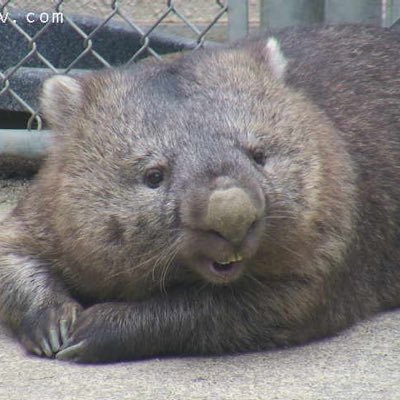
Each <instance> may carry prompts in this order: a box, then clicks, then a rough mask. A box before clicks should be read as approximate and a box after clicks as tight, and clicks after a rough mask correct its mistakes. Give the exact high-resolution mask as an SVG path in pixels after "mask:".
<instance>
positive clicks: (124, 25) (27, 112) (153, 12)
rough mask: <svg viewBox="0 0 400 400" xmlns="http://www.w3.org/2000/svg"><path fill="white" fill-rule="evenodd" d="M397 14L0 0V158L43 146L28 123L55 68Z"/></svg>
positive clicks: (323, 7) (313, 1) (367, 9)
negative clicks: (255, 32) (256, 31)
mask: <svg viewBox="0 0 400 400" xmlns="http://www.w3.org/2000/svg"><path fill="white" fill-rule="evenodd" d="M399 13H400V0H285V1H280V0H191V1H185V0H153V1H151V2H150V1H147V0H121V1H117V0H36V1H30V0H0V156H1V154H3V153H5V149H7V150H8V151H11V152H15V153H18V154H23V153H24V152H25V154H28V155H30V156H31V155H33V154H35V151H36V152H39V153H41V152H42V150H43V149H44V142H43V140H42V139H43V138H44V135H42V134H41V135H38V134H35V133H29V132H28V131H26V130H25V131H24V132H23V129H24V128H28V129H29V130H30V129H33V130H36V129H41V128H42V127H43V121H42V119H41V118H40V115H39V109H38V92H39V87H40V84H41V82H42V81H43V80H44V79H45V78H46V77H48V76H49V75H51V74H54V73H69V74H80V73H83V72H82V71H85V70H93V69H98V68H103V67H110V66H116V65H121V64H125V63H128V64H129V63H133V62H136V61H137V60H140V59H141V58H143V57H147V56H152V57H155V58H157V59H162V58H163V57H164V56H165V54H167V53H175V52H181V51H189V50H190V51H195V50H197V49H199V48H201V47H204V46H216V45H217V43H218V42H221V41H225V40H227V39H238V38H240V37H243V36H245V35H246V34H247V32H248V26H249V21H250V25H252V24H253V25H254V26H256V27H257V28H258V27H259V26H261V28H266V27H274V28H280V27H283V26H287V25H295V24H299V23H315V22H330V23H331V22H334V23H336V22H341V21H346V22H368V23H376V24H381V25H390V23H392V22H393V21H394V20H395V16H396V14H397V16H398V14H399ZM32 135H35V137H33V136H32ZM32 139H33V140H32ZM10 149H11V150H10Z"/></svg>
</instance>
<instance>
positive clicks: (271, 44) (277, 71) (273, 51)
mask: <svg viewBox="0 0 400 400" xmlns="http://www.w3.org/2000/svg"><path fill="white" fill-rule="evenodd" d="M265 57H266V59H267V61H268V64H269V66H270V68H271V71H272V73H273V75H274V76H275V78H278V79H283V78H284V76H285V71H286V65H287V60H286V58H285V56H284V55H283V53H282V50H281V48H280V46H279V42H278V40H277V39H275V38H274V37H270V38H269V39H268V41H267V45H266V46H265Z"/></svg>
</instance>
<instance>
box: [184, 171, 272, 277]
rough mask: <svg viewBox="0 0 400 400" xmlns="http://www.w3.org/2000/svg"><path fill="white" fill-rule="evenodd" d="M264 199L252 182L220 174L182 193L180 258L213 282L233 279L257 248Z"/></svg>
mask: <svg viewBox="0 0 400 400" xmlns="http://www.w3.org/2000/svg"><path fill="white" fill-rule="evenodd" d="M264 213H265V198H264V195H263V192H262V190H261V188H259V187H258V186H257V184H256V183H255V182H246V183H245V184H241V183H238V182H236V181H235V180H234V179H231V178H228V177H219V178H217V179H215V180H213V181H211V182H210V184H209V186H208V187H207V186H206V187H198V188H193V190H192V191H190V192H189V193H186V196H185V199H184V201H183V203H182V208H181V221H182V225H183V228H184V238H185V240H184V245H183V246H182V249H181V252H180V257H181V258H182V259H183V260H184V262H185V263H186V265H188V266H190V267H191V268H193V269H195V270H197V271H198V272H199V273H200V274H201V275H202V276H203V277H204V278H205V279H207V280H208V281H210V282H213V283H227V282H231V281H233V280H235V279H237V278H238V277H239V276H240V275H241V273H242V271H243V270H244V269H245V267H246V265H247V264H248V262H249V260H250V259H251V258H252V257H253V256H254V254H255V253H256V252H257V250H258V247H259V245H260V242H261V236H262V232H263V223H262V219H263V215H264Z"/></svg>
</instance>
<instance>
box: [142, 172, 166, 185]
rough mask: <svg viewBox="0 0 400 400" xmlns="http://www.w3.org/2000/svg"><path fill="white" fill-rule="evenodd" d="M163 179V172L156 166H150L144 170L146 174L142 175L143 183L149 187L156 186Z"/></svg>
mask: <svg viewBox="0 0 400 400" xmlns="http://www.w3.org/2000/svg"><path fill="white" fill-rule="evenodd" d="M163 180H164V174H163V172H162V171H161V170H160V169H158V168H150V169H149V170H147V171H146V174H145V176H144V182H145V184H146V185H147V186H148V187H149V188H151V189H156V188H158V187H159V186H160V185H161V183H162V181H163Z"/></svg>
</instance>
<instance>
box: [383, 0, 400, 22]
mask: <svg viewBox="0 0 400 400" xmlns="http://www.w3.org/2000/svg"><path fill="white" fill-rule="evenodd" d="M399 17H400V0H386V8H385V13H384V16H383V26H385V27H389V26H392V25H393V24H396V27H398V25H399V23H400V21H399Z"/></svg>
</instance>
